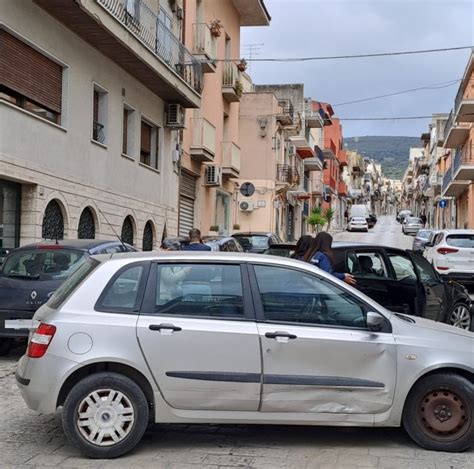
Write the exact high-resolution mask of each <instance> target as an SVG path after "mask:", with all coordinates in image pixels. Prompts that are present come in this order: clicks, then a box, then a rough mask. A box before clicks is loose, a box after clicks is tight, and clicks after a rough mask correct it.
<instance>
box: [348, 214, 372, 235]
mask: <svg viewBox="0 0 474 469" xmlns="http://www.w3.org/2000/svg"><path fill="white" fill-rule="evenodd" d="M347 231H365V232H367V231H369V224H368V222H367V219H365V218H364V217H351V219H350V220H349V223H348V224H347Z"/></svg>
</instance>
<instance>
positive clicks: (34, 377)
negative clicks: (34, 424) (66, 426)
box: [15, 353, 77, 414]
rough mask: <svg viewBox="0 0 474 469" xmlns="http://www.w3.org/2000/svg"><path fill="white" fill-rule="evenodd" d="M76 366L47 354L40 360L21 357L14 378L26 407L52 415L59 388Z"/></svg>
mask: <svg viewBox="0 0 474 469" xmlns="http://www.w3.org/2000/svg"><path fill="white" fill-rule="evenodd" d="M76 366H77V363H75V362H73V361H70V360H66V359H64V358H60V357H57V356H55V355H49V354H48V353H46V355H45V356H44V357H41V358H29V357H27V356H26V355H23V356H22V357H21V358H20V361H19V362H18V366H17V370H16V373H15V378H16V383H17V386H18V388H19V389H20V392H21V395H22V397H23V400H24V401H25V402H26V405H27V406H28V407H29V408H30V409H32V410H36V411H37V412H43V413H45V414H51V413H54V412H55V411H56V403H57V401H58V396H59V391H60V390H61V386H62V384H63V383H64V381H65V379H66V377H67V376H69V375H70V373H71V372H72V370H73V369H74V368H75V367H76Z"/></svg>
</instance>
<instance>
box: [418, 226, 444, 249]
mask: <svg viewBox="0 0 474 469" xmlns="http://www.w3.org/2000/svg"><path fill="white" fill-rule="evenodd" d="M437 232H438V230H433V229H421V230H418V233H417V234H416V235H415V239H414V240H413V248H412V249H413V251H419V252H423V251H424V250H425V245H426V243H428V242H429V240H430V238H431V236H432V235H433V233H437Z"/></svg>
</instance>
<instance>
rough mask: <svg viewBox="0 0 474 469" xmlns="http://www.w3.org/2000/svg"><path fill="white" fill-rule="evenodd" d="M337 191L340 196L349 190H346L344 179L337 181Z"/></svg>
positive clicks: (343, 195)
mask: <svg viewBox="0 0 474 469" xmlns="http://www.w3.org/2000/svg"><path fill="white" fill-rule="evenodd" d="M337 193H338V194H339V195H340V196H342V197H347V195H348V194H349V191H348V190H347V184H346V183H345V182H344V181H339V183H338V185H337Z"/></svg>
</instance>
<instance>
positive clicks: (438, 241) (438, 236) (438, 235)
mask: <svg viewBox="0 0 474 469" xmlns="http://www.w3.org/2000/svg"><path fill="white" fill-rule="evenodd" d="M442 239H443V233H438V234H437V235H436V238H435V239H434V241H433V246H437V245H438V244H439V243H441V241H442Z"/></svg>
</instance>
